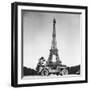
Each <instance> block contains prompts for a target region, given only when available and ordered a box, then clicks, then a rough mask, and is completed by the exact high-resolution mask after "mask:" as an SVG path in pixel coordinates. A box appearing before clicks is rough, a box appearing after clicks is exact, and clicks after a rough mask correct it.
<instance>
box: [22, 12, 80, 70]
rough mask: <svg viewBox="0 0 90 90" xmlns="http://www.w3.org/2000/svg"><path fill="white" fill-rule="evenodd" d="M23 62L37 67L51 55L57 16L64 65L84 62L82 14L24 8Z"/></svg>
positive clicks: (58, 42) (57, 37) (58, 38)
mask: <svg viewBox="0 0 90 90" xmlns="http://www.w3.org/2000/svg"><path fill="white" fill-rule="evenodd" d="M22 15H23V65H24V66H26V67H28V68H33V69H35V68H36V65H37V63H38V59H39V58H40V57H41V56H43V57H44V58H45V59H46V60H47V59H48V57H49V53H50V51H49V50H50V49H51V42H52V31H53V19H54V18H55V19H56V41H57V48H58V54H59V57H60V60H61V61H62V64H65V65H67V66H73V65H78V64H81V44H80V14H70V13H60V12H59V13H55V12H52V13H51V12H39V11H38V12H36V11H22Z"/></svg>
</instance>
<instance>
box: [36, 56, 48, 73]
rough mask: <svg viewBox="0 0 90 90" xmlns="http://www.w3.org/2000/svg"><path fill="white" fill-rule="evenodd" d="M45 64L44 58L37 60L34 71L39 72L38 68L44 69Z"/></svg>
mask: <svg viewBox="0 0 90 90" xmlns="http://www.w3.org/2000/svg"><path fill="white" fill-rule="evenodd" d="M45 64H46V60H45V59H44V57H41V58H40V59H39V62H38V64H37V67H36V70H37V71H39V67H44V66H45Z"/></svg>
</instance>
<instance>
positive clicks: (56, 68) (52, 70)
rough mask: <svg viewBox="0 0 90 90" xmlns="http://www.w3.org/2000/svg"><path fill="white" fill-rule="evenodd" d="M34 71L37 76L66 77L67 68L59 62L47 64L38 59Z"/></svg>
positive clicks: (43, 60)
mask: <svg viewBox="0 0 90 90" xmlns="http://www.w3.org/2000/svg"><path fill="white" fill-rule="evenodd" d="M36 70H37V72H38V74H39V75H42V76H49V75H50V74H56V75H68V67H67V66H66V65H62V64H61V63H59V62H50V63H49V64H48V62H47V61H46V60H45V59H40V61H39V63H38V64H37V67H36Z"/></svg>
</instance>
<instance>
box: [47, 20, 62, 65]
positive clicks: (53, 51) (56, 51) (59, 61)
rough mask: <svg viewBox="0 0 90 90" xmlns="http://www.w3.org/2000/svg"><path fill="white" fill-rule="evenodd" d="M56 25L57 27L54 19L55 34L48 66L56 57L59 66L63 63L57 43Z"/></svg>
mask: <svg viewBox="0 0 90 90" xmlns="http://www.w3.org/2000/svg"><path fill="white" fill-rule="evenodd" d="M55 25H56V20H55V18H54V19H53V33H52V44H51V49H50V54H49V57H48V64H50V63H52V62H53V61H52V59H53V56H54V55H55V57H56V62H57V63H58V64H60V63H61V60H60V58H59V54H58V49H57V41H56V28H55Z"/></svg>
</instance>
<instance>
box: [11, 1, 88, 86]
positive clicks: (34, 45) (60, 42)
mask: <svg viewBox="0 0 90 90" xmlns="http://www.w3.org/2000/svg"><path fill="white" fill-rule="evenodd" d="M87 20H88V7H87V6H75V5H59V4H44V3H28V2H14V3H12V4H11V86H13V87H24V86H42V85H58V84H75V83H87V82H88V28H87V27H88V21H87ZM56 35H57V36H56ZM50 48H51V49H50ZM61 52H62V53H61ZM43 56H44V57H43ZM54 56H55V57H56V58H55V59H54V60H56V61H54V62H53V61H52V58H53V57H54ZM39 57H40V58H39ZM46 58H47V59H46ZM45 60H46V62H45V64H44V63H42V62H44V61H45ZM62 62H63V63H65V65H63V64H62ZM40 63H41V64H42V66H40V65H41V64H40ZM66 64H67V65H68V66H67V65H66ZM77 64H78V65H77ZM76 65H77V66H76ZM29 66H30V67H29ZM36 66H37V67H36ZM34 67H35V68H36V69H32V68H34ZM65 70H66V71H65ZM64 74H65V76H63V75H64Z"/></svg>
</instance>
